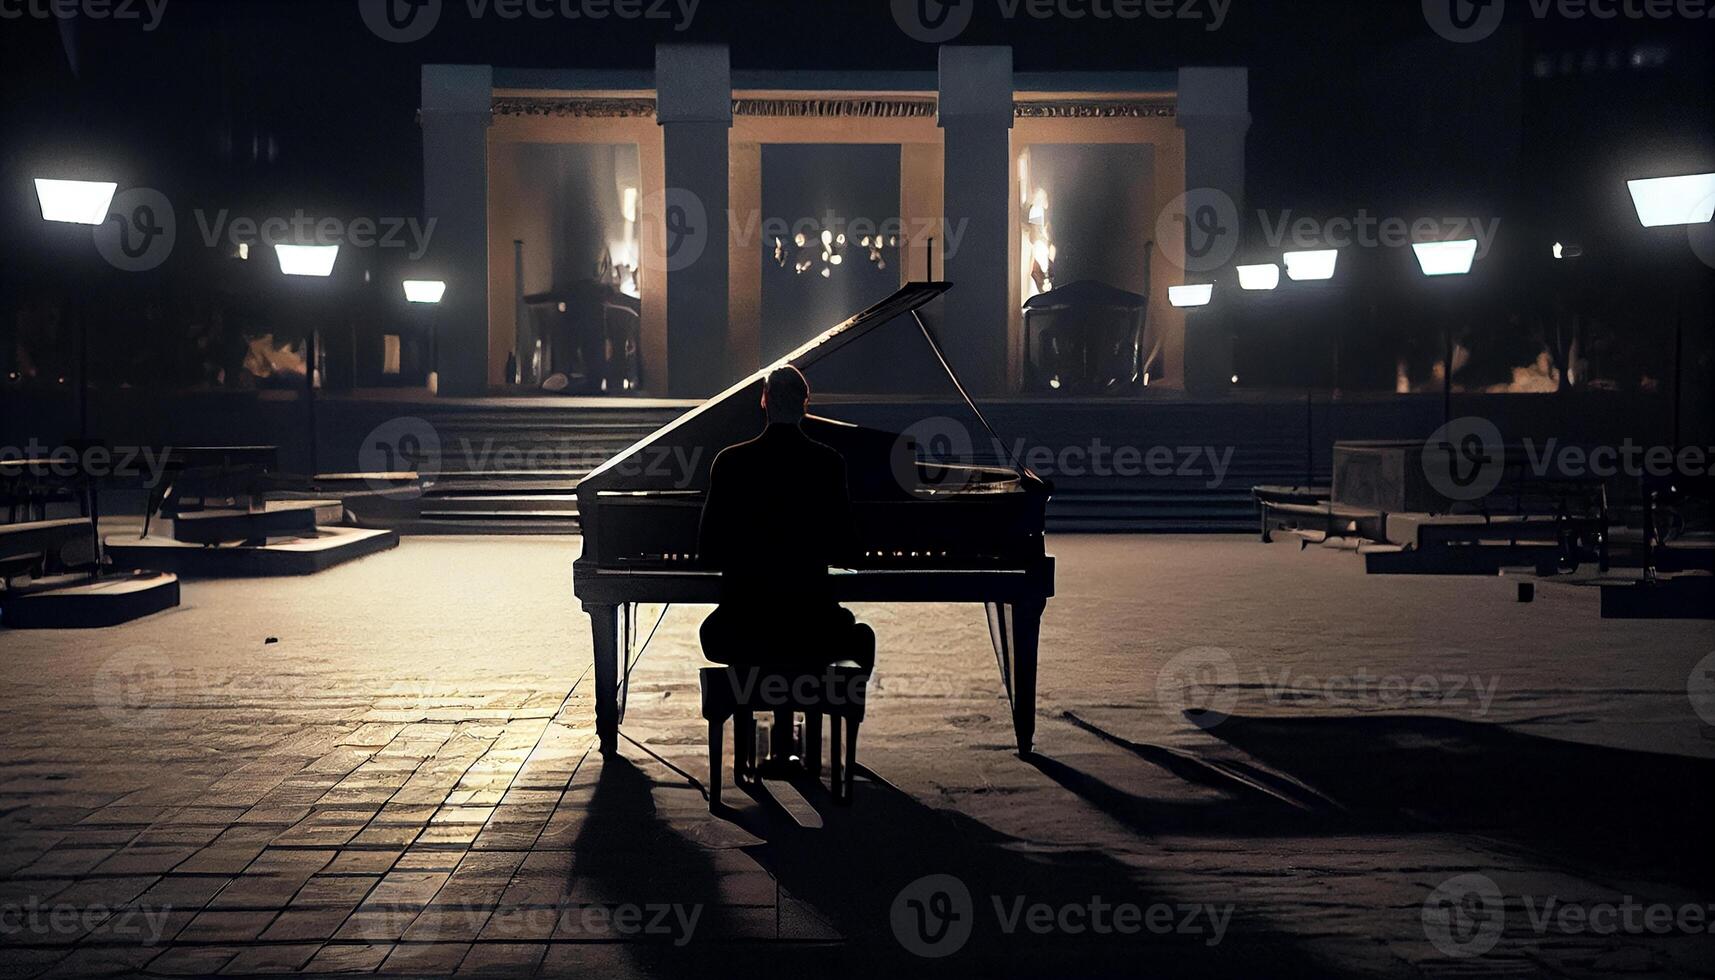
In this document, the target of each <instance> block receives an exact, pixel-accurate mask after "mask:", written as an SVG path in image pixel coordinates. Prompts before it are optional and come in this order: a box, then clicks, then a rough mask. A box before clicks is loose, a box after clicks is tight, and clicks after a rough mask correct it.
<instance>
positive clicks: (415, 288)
mask: <svg viewBox="0 0 1715 980" xmlns="http://www.w3.org/2000/svg"><path fill="white" fill-rule="evenodd" d="M446 294H447V284H446V283H445V282H443V281H441V280H439V279H407V280H405V301H406V302H407V303H439V302H440V301H441V297H442V296H445V295H446Z"/></svg>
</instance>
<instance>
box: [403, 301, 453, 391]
mask: <svg viewBox="0 0 1715 980" xmlns="http://www.w3.org/2000/svg"><path fill="white" fill-rule="evenodd" d="M446 294H447V284H446V282H445V281H444V280H441V279H407V280H405V302H407V303H413V304H420V305H425V306H434V305H438V304H439V303H440V301H441V297H443V296H445V295H446ZM426 319H427V320H428V322H429V371H428V378H427V381H428V386H429V394H431V395H434V394H439V392H440V364H439V362H438V361H439V357H440V343H439V338H437V337H436V331H435V318H434V316H433V315H432V314H431V315H429V316H428V317H426Z"/></svg>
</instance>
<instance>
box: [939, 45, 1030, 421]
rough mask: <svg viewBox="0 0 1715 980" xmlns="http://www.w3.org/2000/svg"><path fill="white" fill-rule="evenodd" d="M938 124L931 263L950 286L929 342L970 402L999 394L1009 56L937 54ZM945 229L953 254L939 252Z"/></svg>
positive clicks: (952, 49)
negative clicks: (939, 157)
mask: <svg viewBox="0 0 1715 980" xmlns="http://www.w3.org/2000/svg"><path fill="white" fill-rule="evenodd" d="M938 117H939V118H938V120H937V121H938V123H939V124H940V127H941V129H942V130H943V140H944V147H945V154H946V156H945V164H944V174H945V192H944V201H945V204H946V211H945V218H946V226H945V227H943V229H942V230H943V234H942V235H941V236H940V238H941V241H939V242H937V243H936V249H937V250H938V251H940V252H941V256H942V258H941V259H939V260H938V261H937V264H938V265H940V266H941V267H942V268H943V269H945V270H946V277H947V279H948V280H949V281H951V282H952V283H953V289H952V291H951V292H949V293H948V294H947V298H946V300H945V303H944V305H943V309H942V312H941V315H940V317H939V320H940V322H939V324H937V327H938V329H937V331H936V333H937V336H938V337H939V338H940V340H941V343H942V345H943V346H945V347H946V352H947V358H948V360H950V361H951V362H952V364H953V367H954V368H955V369H956V370H957V371H958V372H959V377H960V379H961V380H963V381H964V382H965V385H966V386H967V387H968V388H970V389H971V392H972V394H978V393H981V394H985V395H996V394H1001V393H1002V391H1003V389H1004V388H1005V386H1006V350H1007V348H1006V345H1007V335H1008V324H1009V323H1010V317H1009V316H1008V312H1009V311H1008V309H1007V270H1008V267H1009V262H1008V259H1007V256H1008V254H1009V249H1008V246H1009V244H1010V242H1011V240H1012V235H1013V231H1012V228H1011V227H1010V225H1009V223H1008V214H1009V208H1008V203H1009V202H1010V201H1011V199H1012V193H1011V188H1012V145H1011V136H1012V133H1011V130H1012V49H1011V48H1009V47H1005V46H951V45H950V46H945V47H942V48H941V62H940V104H939V110H938ZM949 228H951V229H952V230H954V231H956V232H958V233H959V235H958V248H957V249H956V250H952V251H948V250H946V246H947V243H948V241H949V240H950V239H949V236H948V235H947V234H946V231H947V230H948V229H949Z"/></svg>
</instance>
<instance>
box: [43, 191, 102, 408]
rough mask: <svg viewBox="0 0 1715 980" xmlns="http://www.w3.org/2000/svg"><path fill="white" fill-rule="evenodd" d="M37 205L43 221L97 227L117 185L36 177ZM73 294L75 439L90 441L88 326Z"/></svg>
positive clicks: (69, 305) (68, 308) (68, 304)
mask: <svg viewBox="0 0 1715 980" xmlns="http://www.w3.org/2000/svg"><path fill="white" fill-rule="evenodd" d="M35 183H36V202H37V204H39V205H40V206H41V209H42V220H43V221H53V222H60V223H64V224H74V225H100V224H102V223H103V222H105V221H106V220H107V210H108V208H109V207H111V206H112V204H113V193H114V192H115V191H117V190H118V189H119V185H118V184H116V183H114V182H113V181H110V180H62V179H58V178H51V177H37V178H36V179H35ZM76 295H77V294H76V292H75V291H74V292H73V293H72V294H71V296H70V297H68V299H67V302H66V312H67V314H68V315H69V316H70V317H72V318H73V319H76V320H77V435H78V438H79V439H86V438H88V437H89V324H88V321H87V320H86V319H85V318H84V317H83V315H82V312H81V311H74V307H75V306H76V303H77V300H76Z"/></svg>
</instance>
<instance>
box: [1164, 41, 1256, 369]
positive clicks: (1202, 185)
mask: <svg viewBox="0 0 1715 980" xmlns="http://www.w3.org/2000/svg"><path fill="white" fill-rule="evenodd" d="M1249 84H1250V83H1249V79H1248V71H1247V70H1246V69H1244V68H1181V69H1180V70H1179V108H1178V122H1179V128H1180V129H1181V130H1183V131H1184V133H1185V191H1186V194H1187V201H1186V205H1187V206H1186V209H1185V223H1186V228H1185V233H1186V243H1185V253H1184V255H1185V261H1186V264H1187V266H1188V267H1189V268H1190V272H1189V273H1188V275H1187V278H1186V281H1188V282H1207V281H1208V280H1209V279H1210V278H1216V279H1218V280H1219V281H1220V285H1219V286H1218V287H1216V292H1217V295H1216V297H1215V300H1214V302H1213V303H1211V304H1210V305H1209V306H1207V307H1203V308H1201V309H1197V310H1193V311H1191V312H1190V313H1189V314H1188V315H1187V316H1186V317H1185V347H1184V350H1185V387H1186V388H1187V389H1188V390H1191V391H1194V392H1202V393H1213V392H1225V391H1228V390H1229V389H1230V388H1231V377H1232V373H1233V328H1234V323H1235V321H1234V319H1233V316H1232V304H1230V303H1225V304H1224V303H1222V302H1221V296H1220V295H1219V293H1220V292H1221V291H1223V290H1226V291H1230V290H1232V289H1235V288H1237V283H1238V274H1237V273H1236V272H1234V271H1233V265H1232V263H1233V259H1234V256H1235V254H1236V251H1237V249H1238V246H1239V243H1240V241H1241V240H1242V238H1243V236H1244V222H1243V216H1244V214H1245V131H1246V130H1248V129H1250V124H1251V116H1250V100H1249Z"/></svg>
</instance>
